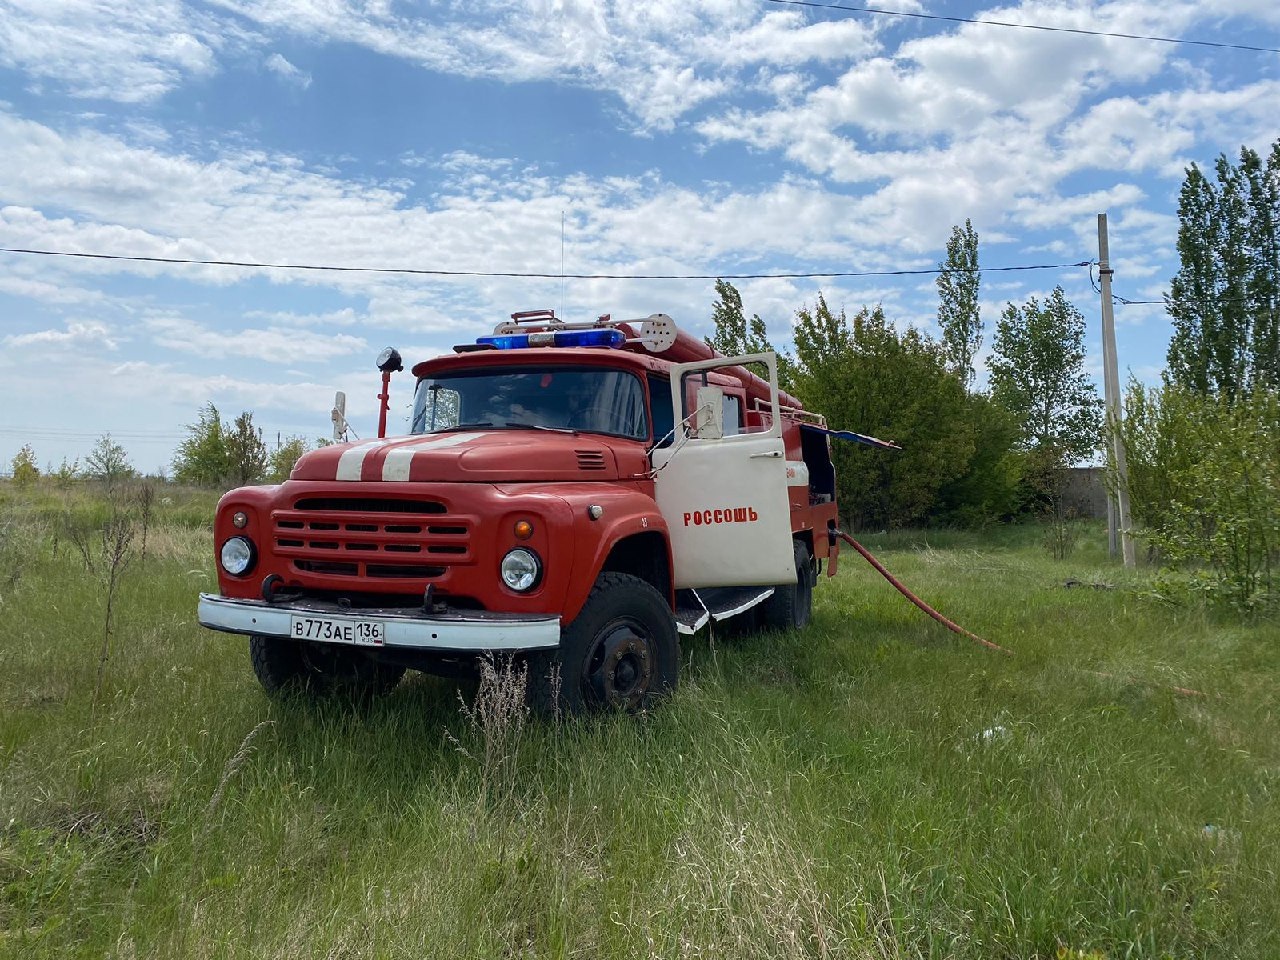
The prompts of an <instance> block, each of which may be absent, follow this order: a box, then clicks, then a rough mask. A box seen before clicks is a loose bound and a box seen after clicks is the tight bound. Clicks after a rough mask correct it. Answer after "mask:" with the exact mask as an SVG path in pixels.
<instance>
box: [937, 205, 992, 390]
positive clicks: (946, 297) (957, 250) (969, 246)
mask: <svg viewBox="0 0 1280 960" xmlns="http://www.w3.org/2000/svg"><path fill="white" fill-rule="evenodd" d="M938 266H939V267H940V268H941V270H942V272H941V273H939V274H938V325H939V326H940V327H941V328H942V350H943V355H944V356H945V357H946V361H947V366H948V367H949V368H950V369H951V370H952V372H954V373H955V375H956V376H958V377H959V378H960V382H961V383H963V384H964V385H965V387H969V386H970V385H971V384H972V383H973V378H974V370H973V358H974V357H975V356H976V355H977V353H978V348H979V347H981V346H982V317H981V316H980V314H979V311H978V287H979V286H980V285H981V283H982V275H981V274H980V273H979V272H978V232H977V231H976V230H974V229H973V224H972V223H971V222H970V221H969V220H965V222H964V228H963V229H961V228H960V227H958V226H955V227H952V228H951V239H950V240H948V241H947V259H946V261H945V262H943V263H940V264H938Z"/></svg>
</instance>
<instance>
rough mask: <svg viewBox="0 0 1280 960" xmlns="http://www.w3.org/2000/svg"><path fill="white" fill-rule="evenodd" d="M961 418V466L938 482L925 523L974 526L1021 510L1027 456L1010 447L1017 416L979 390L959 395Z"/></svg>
mask: <svg viewBox="0 0 1280 960" xmlns="http://www.w3.org/2000/svg"><path fill="white" fill-rule="evenodd" d="M964 416H965V417H966V418H967V419H968V422H969V425H970V431H971V434H972V436H973V454H972V456H970V458H969V462H968V466H967V468H966V469H965V470H964V471H963V472H962V473H961V474H960V475H959V476H958V477H956V478H955V479H954V480H951V481H950V482H949V483H946V484H944V485H943V487H942V489H941V490H940V491H939V494H938V504H937V507H936V509H935V510H934V511H933V512H932V514H931V516H930V518H929V519H930V520H931V521H942V522H944V523H954V524H959V525H960V526H966V527H975V526H981V525H982V524H985V523H989V522H991V521H993V520H1006V519H1009V518H1011V517H1014V516H1016V515H1018V514H1019V513H1020V512H1022V509H1023V506H1024V503H1023V501H1024V499H1025V498H1024V494H1023V489H1022V481H1023V472H1024V469H1025V463H1026V460H1027V456H1026V454H1025V453H1023V452H1021V451H1019V450H1017V449H1016V446H1017V442H1018V436H1019V432H1018V422H1017V419H1016V418H1015V417H1014V416H1013V414H1011V413H1010V412H1009V411H1008V410H1006V409H1005V408H1004V407H1002V406H1000V405H999V404H998V403H995V402H994V401H992V399H991V398H990V397H988V396H986V395H985V394H981V393H975V394H970V395H969V396H968V397H967V398H966V399H965V404H964Z"/></svg>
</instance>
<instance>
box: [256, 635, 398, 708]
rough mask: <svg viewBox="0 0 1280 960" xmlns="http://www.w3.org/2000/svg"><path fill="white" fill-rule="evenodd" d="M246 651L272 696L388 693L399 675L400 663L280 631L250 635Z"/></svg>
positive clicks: (365, 696) (257, 674) (353, 696)
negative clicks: (290, 636)
mask: <svg viewBox="0 0 1280 960" xmlns="http://www.w3.org/2000/svg"><path fill="white" fill-rule="evenodd" d="M249 657H250V659H251V660H252V661H253V672H254V674H255V675H256V676H257V677H258V682H259V683H261V684H262V689H263V690H265V691H266V692H267V695H268V696H270V697H273V698H280V697H282V696H285V695H286V694H288V693H291V692H294V691H296V692H299V693H304V694H306V695H308V696H311V697H314V698H317V699H319V698H323V697H333V696H346V697H349V698H351V699H356V700H362V699H367V698H370V697H378V696H382V695H383V694H386V693H389V692H390V691H391V689H392V688H393V687H394V686H395V685H396V684H397V683H399V682H400V678H401V677H403V676H404V667H397V666H393V665H391V664H386V663H379V662H378V661H376V660H374V659H372V658H371V657H369V656H366V655H365V654H364V653H363V652H362V651H359V650H348V649H347V648H345V647H342V646H336V645H333V644H320V643H308V642H306V641H305V640H290V639H287V638H285V637H265V636H259V635H254V636H251V637H250V638H249Z"/></svg>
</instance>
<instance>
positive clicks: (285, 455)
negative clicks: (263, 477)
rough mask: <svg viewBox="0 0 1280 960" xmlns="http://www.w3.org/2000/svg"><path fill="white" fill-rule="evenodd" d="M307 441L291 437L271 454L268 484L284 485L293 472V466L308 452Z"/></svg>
mask: <svg viewBox="0 0 1280 960" xmlns="http://www.w3.org/2000/svg"><path fill="white" fill-rule="evenodd" d="M307 449H308V447H307V441H306V440H304V439H303V438H302V437H290V438H289V439H288V440H286V441H285V442H284V443H282V444H281V445H280V446H278V447H277V448H276V449H275V450H273V451H272V452H271V456H270V461H269V464H270V469H269V470H268V471H267V482H268V483H284V482H285V481H286V480H288V479H289V474H290V473H292V472H293V466H294V464H296V463H297V462H298V460H299V459H300V458H301V457H302V455H303V454H304V453H306V452H307Z"/></svg>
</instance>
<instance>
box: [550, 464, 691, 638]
mask: <svg viewBox="0 0 1280 960" xmlns="http://www.w3.org/2000/svg"><path fill="white" fill-rule="evenodd" d="M556 494H557V495H558V496H559V497H560V498H561V499H563V500H564V502H565V503H566V504H568V506H569V508H570V512H571V514H572V516H573V523H572V526H571V536H572V537H573V557H574V560H573V578H572V580H571V582H570V584H569V592H568V594H567V595H566V596H565V600H564V607H563V608H562V611H561V616H562V617H563V619H564V622H566V623H568V622H569V621H571V620H573V618H574V617H576V616H577V615H578V612H579V611H580V610H581V609H582V606H583V604H585V603H586V602H587V597H588V596H589V595H590V593H591V588H592V586H593V585H594V584H595V582H596V578H597V577H598V576H599V575H600V571H601V569H602V568H603V567H604V564H605V561H606V560H607V559H608V557H609V554H610V552H611V551H612V550H613V548H614V546H616V545H617V544H618V543H619V542H620V541H622V540H624V539H626V538H627V537H632V536H635V535H637V534H657V535H658V536H659V537H660V538H661V540H662V548H663V555H662V557H661V559H662V561H663V562H665V563H666V565H667V570H668V571H670V570H671V563H672V557H671V538H670V536H669V534H668V530H667V521H666V520H665V519H664V518H663V516H662V514H661V513H659V512H658V504H657V502H656V501H654V499H653V497H652V496H649V495H648V494H646V493H643V492H641V491H640V490H637V489H635V488H634V487H629V486H621V485H619V486H613V485H605V484H598V483H584V484H565V485H563V486H559V487H557V489H556ZM592 506H598V507H600V508H601V510H602V511H603V512H602V513H601V515H600V518H599V519H598V520H593V519H592V518H591V515H590V513H589V512H588V508H590V507H592ZM673 579H674V578H673ZM664 592H665V595H666V599H667V603H668V604H670V605H671V606H672V608H673V609H674V607H675V596H674V594H673V593H672V590H671V587H670V585H669V584H668V587H667V589H666V591H664Z"/></svg>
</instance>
